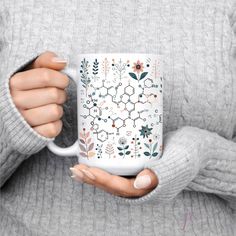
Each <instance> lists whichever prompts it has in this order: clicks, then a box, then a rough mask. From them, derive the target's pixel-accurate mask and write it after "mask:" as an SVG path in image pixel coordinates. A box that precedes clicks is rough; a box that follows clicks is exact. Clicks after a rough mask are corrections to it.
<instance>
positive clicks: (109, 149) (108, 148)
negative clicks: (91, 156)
mask: <svg viewBox="0 0 236 236" xmlns="http://www.w3.org/2000/svg"><path fill="white" fill-rule="evenodd" d="M105 153H106V154H108V156H109V158H111V155H112V154H114V147H113V145H112V143H108V144H107V145H106V148H105Z"/></svg>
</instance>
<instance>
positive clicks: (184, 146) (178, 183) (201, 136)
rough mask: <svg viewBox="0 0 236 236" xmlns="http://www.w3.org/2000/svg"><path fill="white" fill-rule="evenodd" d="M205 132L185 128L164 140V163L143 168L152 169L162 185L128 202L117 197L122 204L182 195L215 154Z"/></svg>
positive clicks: (152, 163) (170, 133) (126, 199)
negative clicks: (209, 157) (210, 151)
mask: <svg viewBox="0 0 236 236" xmlns="http://www.w3.org/2000/svg"><path fill="white" fill-rule="evenodd" d="M205 132H207V131H204V130H201V129H199V128H196V127H190V126H185V127H182V128H180V129H178V130H176V131H172V132H169V133H167V135H165V136H164V142H163V143H164V144H163V145H164V152H163V155H162V156H161V159H158V160H155V161H152V162H148V163H147V164H146V165H145V167H144V168H149V169H151V170H152V171H153V172H154V173H155V174H156V175H157V177H158V180H159V184H158V186H157V187H156V188H154V189H153V190H152V191H151V192H149V193H148V194H146V195H145V196H142V197H138V198H125V197H119V196H114V198H115V199H116V200H117V201H118V202H121V203H131V204H136V203H137V204H138V203H143V202H153V201H154V202H156V203H160V202H166V201H169V200H171V199H173V198H174V197H175V196H176V195H177V194H178V193H180V192H181V191H182V190H183V189H184V188H185V187H186V186H187V185H188V184H189V182H190V181H191V180H192V179H193V178H194V177H195V176H196V175H197V173H198V172H199V169H200V167H201V166H205V165H206V163H207V161H208V159H207V158H206V157H208V156H209V155H208V154H207V152H208V151H207V150H212V149H213V148H212V145H213V143H212V139H210V138H209V137H208V136H207V135H206V134H205Z"/></svg>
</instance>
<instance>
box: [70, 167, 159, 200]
mask: <svg viewBox="0 0 236 236" xmlns="http://www.w3.org/2000/svg"><path fill="white" fill-rule="evenodd" d="M70 170H71V171H72V173H73V175H72V176H71V177H72V178H73V179H75V180H77V181H80V182H85V183H87V184H90V185H94V186H96V187H98V188H101V189H103V190H105V191H107V192H109V193H112V194H114V195H117V196H121V197H131V198H132V197H141V196H143V195H146V194H147V193H149V192H150V191H151V190H152V189H154V188H155V187H156V186H157V185H158V178H157V176H156V174H155V173H154V172H153V171H151V170H150V169H144V170H142V171H141V172H140V173H139V174H138V175H137V176H136V178H135V177H131V178H128V177H121V176H116V175H112V174H110V173H108V172H106V171H104V170H102V169H100V168H96V167H89V166H87V165H84V164H77V165H75V166H73V167H72V168H70Z"/></svg>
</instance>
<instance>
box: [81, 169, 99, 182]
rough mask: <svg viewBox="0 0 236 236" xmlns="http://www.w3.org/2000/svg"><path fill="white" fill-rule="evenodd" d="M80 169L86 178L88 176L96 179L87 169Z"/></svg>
mask: <svg viewBox="0 0 236 236" xmlns="http://www.w3.org/2000/svg"><path fill="white" fill-rule="evenodd" d="M82 171H83V172H84V174H85V175H86V176H87V177H88V178H90V179H92V180H95V179H96V177H95V176H94V175H93V174H92V173H91V172H90V171H89V170H85V169H83V170H82Z"/></svg>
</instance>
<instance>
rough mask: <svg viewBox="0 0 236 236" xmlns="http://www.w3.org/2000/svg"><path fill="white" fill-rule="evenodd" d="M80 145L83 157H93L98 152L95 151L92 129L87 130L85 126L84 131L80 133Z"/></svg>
mask: <svg viewBox="0 0 236 236" xmlns="http://www.w3.org/2000/svg"><path fill="white" fill-rule="evenodd" d="M79 147H80V153H79V154H80V155H81V156H82V157H87V158H88V159H89V157H93V156H94V155H95V154H96V153H95V152H94V151H93V148H94V142H92V138H91V137H90V131H87V132H86V129H85V128H83V131H82V132H80V134H79Z"/></svg>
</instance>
